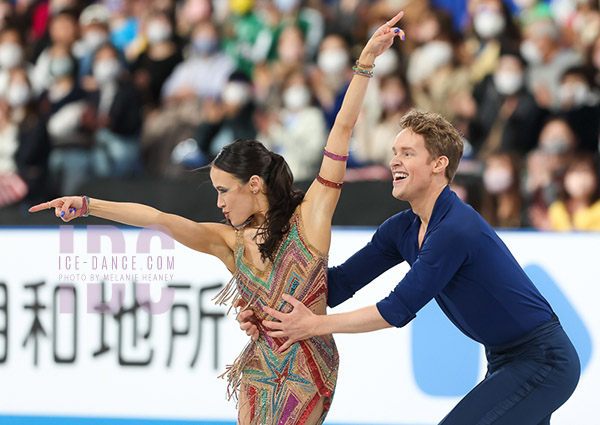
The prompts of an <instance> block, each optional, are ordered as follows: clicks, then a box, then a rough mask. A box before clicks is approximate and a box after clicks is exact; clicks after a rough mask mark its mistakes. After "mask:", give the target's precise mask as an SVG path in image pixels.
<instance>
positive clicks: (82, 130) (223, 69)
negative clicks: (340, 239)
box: [0, 0, 600, 230]
mask: <svg viewBox="0 0 600 425" xmlns="http://www.w3.org/2000/svg"><path fill="white" fill-rule="evenodd" d="M454 3H457V2H452V1H444V0H437V1H435V0H431V1H427V0H101V1H99V2H96V3H90V2H87V1H83V0H16V1H14V2H13V1H11V0H0V207H1V206H3V205H8V204H11V203H15V202H19V201H21V202H23V203H24V204H28V205H30V204H32V203H35V202H38V201H43V200H46V199H47V198H49V197H52V196H56V195H63V194H73V193H76V191H77V189H78V187H79V186H80V185H82V184H84V183H86V182H88V181H90V180H91V179H97V178H104V177H113V178H123V179H124V178H139V179H144V178H147V177H157V178H174V179H176V178H179V177H181V176H182V175H184V174H185V173H187V172H188V170H190V169H194V168H197V167H201V166H203V165H205V164H207V163H209V162H210V160H211V159H212V158H213V157H214V155H215V154H216V153H217V152H218V151H219V149H220V148H221V147H222V146H224V145H225V144H227V143H229V142H231V141H233V140H235V139H237V138H249V139H258V140H260V141H262V142H263V143H265V144H266V145H267V146H268V147H269V148H271V149H273V150H275V151H277V152H279V153H281V154H282V155H284V156H285V158H286V159H287V160H288V163H289V164H290V167H291V169H292V171H293V173H294V176H295V178H296V180H310V179H312V178H313V176H314V175H315V174H316V171H317V167H318V166H319V163H320V160H321V158H322V149H323V146H324V144H325V140H326V138H327V135H328V132H329V130H330V129H331V127H332V125H333V122H334V120H335V116H336V113H337V111H338V110H339V108H340V106H341V101H342V99H343V96H344V93H345V90H346V88H347V86H348V84H349V81H350V79H351V78H352V70H351V65H352V63H353V61H354V60H355V59H356V55H357V53H359V52H360V49H361V47H362V46H363V44H364V42H365V41H366V39H367V38H368V37H369V35H370V34H371V33H372V32H373V31H374V30H375V29H376V28H377V27H378V26H380V25H382V24H383V23H385V22H386V20H387V19H388V18H389V17H390V16H393V15H394V14H395V13H396V12H397V11H398V10H399V9H401V8H402V9H403V10H405V12H406V15H405V18H404V19H403V20H402V22H401V26H402V28H403V29H404V30H405V31H406V41H404V42H400V41H396V43H395V44H394V46H393V47H392V48H391V49H390V50H388V51H387V52H385V54H383V55H382V56H381V57H379V58H378V59H377V61H376V63H375V64H376V67H375V69H374V74H375V77H374V79H373V81H372V82H371V84H370V86H369V90H368V93H367V96H366V99H365V103H364V108H363V112H362V114H361V116H360V118H359V121H358V122H357V125H356V128H355V132H354V135H353V140H352V144H351V152H350V160H349V167H350V168H349V170H348V173H347V179H348V180H350V181H351V180H389V179H391V176H390V173H389V169H388V168H387V164H388V162H389V160H390V158H391V149H390V147H391V144H392V141H393V139H394V137H395V135H396V133H397V131H398V121H399V118H400V117H401V116H402V115H403V114H404V113H405V112H406V111H408V110H409V109H410V108H418V109H422V110H429V111H433V112H438V113H440V114H442V115H443V116H445V117H446V118H448V119H449V120H450V121H451V122H452V123H453V124H454V125H455V126H456V127H457V128H458V129H459V130H460V131H461V133H462V134H463V135H464V140H465V155H464V158H463V160H462V162H461V165H460V167H459V170H458V174H457V177H456V179H455V181H454V182H453V189H454V190H455V191H456V192H457V193H458V194H459V196H461V197H462V198H463V199H464V200H465V201H466V202H469V203H471V204H472V205H473V206H474V207H475V208H476V209H478V210H479V211H480V212H481V213H482V215H483V216H484V217H485V218H486V219H487V220H488V221H489V222H490V223H491V224H492V225H493V226H496V227H510V228H519V227H535V228H538V229H545V230H547V229H556V230H569V229H577V230H600V184H599V178H598V174H599V165H598V150H599V135H600V5H599V0H545V1H541V0H510V1H501V0H465V1H464V5H463V6H464V7H463V8H462V11H461V12H460V13H458V12H457V11H456V10H455V9H456V8H455V7H454V6H456V5H454ZM458 3H460V2H458ZM453 5H454V6H453Z"/></svg>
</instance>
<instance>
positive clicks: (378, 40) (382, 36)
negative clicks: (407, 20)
mask: <svg viewBox="0 0 600 425" xmlns="http://www.w3.org/2000/svg"><path fill="white" fill-rule="evenodd" d="M403 16H404V12H400V13H398V14H397V15H396V16H394V17H393V18H392V19H390V20H389V21H387V22H386V23H385V24H383V25H382V26H380V27H379V28H377V31H375V32H374V33H373V35H372V36H371V38H370V39H369V41H368V42H367V44H366V45H365V47H364V48H363V51H362V54H361V58H362V57H363V56H372V57H373V58H375V57H377V56H379V55H380V54H382V53H383V52H385V51H386V50H387V49H389V48H390V46H391V45H392V43H394V37H395V36H399V37H400V38H401V39H402V40H404V38H405V34H404V31H403V30H401V29H400V28H396V27H395V26H394V25H396V23H397V22H398V21H399V20H400V19H402V17H403ZM366 59H367V58H366V57H365V58H363V60H366ZM359 61H360V62H362V61H361V60H360V59H359Z"/></svg>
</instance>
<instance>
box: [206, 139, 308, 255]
mask: <svg viewBox="0 0 600 425" xmlns="http://www.w3.org/2000/svg"><path fill="white" fill-rule="evenodd" d="M211 165H212V166H213V167H217V168H219V169H221V170H223V171H225V172H227V173H230V174H232V175H233V176H235V177H236V178H237V179H238V180H240V181H241V182H242V183H247V182H248V181H249V180H250V177H252V176H254V175H256V176H259V177H262V178H263V180H264V181H265V183H266V186H267V200H268V201H269V211H267V216H266V221H265V223H264V224H263V226H262V228H261V229H260V230H259V232H258V233H257V237H260V238H261V239H263V242H262V243H259V244H258V249H259V251H260V255H261V258H262V259H263V260H265V259H266V258H268V259H270V260H271V261H274V260H275V255H276V252H275V251H276V250H277V248H278V247H279V243H280V242H281V240H282V239H283V237H284V236H285V234H286V233H287V232H288V230H289V228H290V217H291V216H292V213H293V212H294V210H295V209H296V207H297V206H298V205H299V204H300V203H301V202H302V200H303V199H304V193H303V192H301V191H299V190H295V189H294V188H293V187H292V184H293V182H294V177H293V176H292V172H291V171H290V168H289V166H288V165H287V163H286V162H285V159H283V157H282V156H281V155H278V154H276V153H274V152H271V151H269V150H268V149H267V148H265V146H264V145H263V144H262V143H260V142H258V141H256V140H246V139H238V140H236V141H234V142H233V143H231V144H229V145H227V146H225V147H224V148H223V149H221V152H219V154H218V155H217V157H216V158H215V159H214V160H213V162H212V163H211Z"/></svg>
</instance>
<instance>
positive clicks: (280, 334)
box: [267, 331, 287, 338]
mask: <svg viewBox="0 0 600 425" xmlns="http://www.w3.org/2000/svg"><path fill="white" fill-rule="evenodd" d="M267 335H269V336H272V337H273V338H285V337H286V336H287V335H286V334H285V332H283V331H270V332H267Z"/></svg>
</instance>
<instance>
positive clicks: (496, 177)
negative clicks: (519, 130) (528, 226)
mask: <svg viewBox="0 0 600 425" xmlns="http://www.w3.org/2000/svg"><path fill="white" fill-rule="evenodd" d="M520 169H521V168H520V165H519V159H518V156H517V155H516V154H514V153H507V152H503V153H495V154H493V155H491V156H490V157H488V159H487V160H486V161H485V168H484V171H483V176H482V177H483V178H482V180H483V194H482V197H481V199H482V206H481V215H482V216H483V218H484V219H485V220H486V221H487V222H488V223H489V224H490V226H492V227H504V228H518V227H521V226H522V225H523V210H522V208H521V207H522V205H521V204H522V200H521V187H520Z"/></svg>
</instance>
